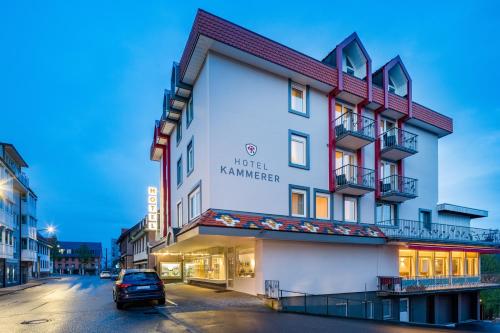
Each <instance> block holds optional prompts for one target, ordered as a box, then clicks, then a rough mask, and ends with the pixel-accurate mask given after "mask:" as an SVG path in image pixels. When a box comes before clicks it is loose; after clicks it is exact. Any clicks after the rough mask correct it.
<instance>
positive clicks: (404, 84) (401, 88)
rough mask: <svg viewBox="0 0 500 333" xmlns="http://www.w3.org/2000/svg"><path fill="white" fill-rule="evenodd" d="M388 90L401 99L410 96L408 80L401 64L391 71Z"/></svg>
mask: <svg viewBox="0 0 500 333" xmlns="http://www.w3.org/2000/svg"><path fill="white" fill-rule="evenodd" d="M387 90H388V91H389V92H390V93H392V94H395V95H398V96H401V97H406V95H407V94H408V78H407V76H406V73H405V71H404V70H403V68H402V67H401V64H399V63H398V64H396V65H395V66H394V67H392V68H391V69H390V70H389V73H388V82H387Z"/></svg>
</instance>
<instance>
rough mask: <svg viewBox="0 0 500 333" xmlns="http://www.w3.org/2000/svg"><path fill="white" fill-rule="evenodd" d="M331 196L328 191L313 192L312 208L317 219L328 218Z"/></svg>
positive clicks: (329, 215)
mask: <svg viewBox="0 0 500 333" xmlns="http://www.w3.org/2000/svg"><path fill="white" fill-rule="evenodd" d="M330 200H331V196H330V194H329V193H323V192H317V193H315V200H314V209H315V217H316V218H317V219H322V220H329V219H330V217H331V204H330Z"/></svg>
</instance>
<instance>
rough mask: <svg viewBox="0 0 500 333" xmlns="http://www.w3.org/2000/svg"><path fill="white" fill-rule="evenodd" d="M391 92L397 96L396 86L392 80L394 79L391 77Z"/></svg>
mask: <svg viewBox="0 0 500 333" xmlns="http://www.w3.org/2000/svg"><path fill="white" fill-rule="evenodd" d="M389 92H391V93H393V94H395V93H396V85H395V84H394V81H393V80H392V77H390V76H389Z"/></svg>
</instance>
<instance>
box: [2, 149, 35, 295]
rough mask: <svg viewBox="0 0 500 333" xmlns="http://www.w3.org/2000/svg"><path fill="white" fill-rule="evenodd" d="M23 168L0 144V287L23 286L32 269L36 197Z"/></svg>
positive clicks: (20, 160)
mask: <svg viewBox="0 0 500 333" xmlns="http://www.w3.org/2000/svg"><path fill="white" fill-rule="evenodd" d="M27 167H28V164H27V163H26V162H25V161H24V159H23V158H22V156H21V155H20V154H19V152H18V151H17V150H16V148H15V147H14V145H12V144H10V143H0V288H1V287H6V286H12V285H16V284H21V283H26V282H27V281H28V280H29V279H31V278H33V276H34V275H33V273H34V270H35V268H36V265H35V264H36V260H37V256H36V249H37V239H36V230H37V220H36V201H37V196H36V195H35V193H34V192H33V191H32V190H31V189H30V187H29V180H28V177H27V176H26V174H25V173H24V172H23V169H24V168H27Z"/></svg>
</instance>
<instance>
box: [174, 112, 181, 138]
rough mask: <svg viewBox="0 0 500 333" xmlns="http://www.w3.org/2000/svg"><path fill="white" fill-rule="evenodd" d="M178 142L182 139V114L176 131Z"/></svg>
mask: <svg viewBox="0 0 500 333" xmlns="http://www.w3.org/2000/svg"><path fill="white" fill-rule="evenodd" d="M175 139H176V142H177V143H179V142H180V141H181V139H182V115H181V116H180V118H179V121H178V122H177V127H176V133H175Z"/></svg>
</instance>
